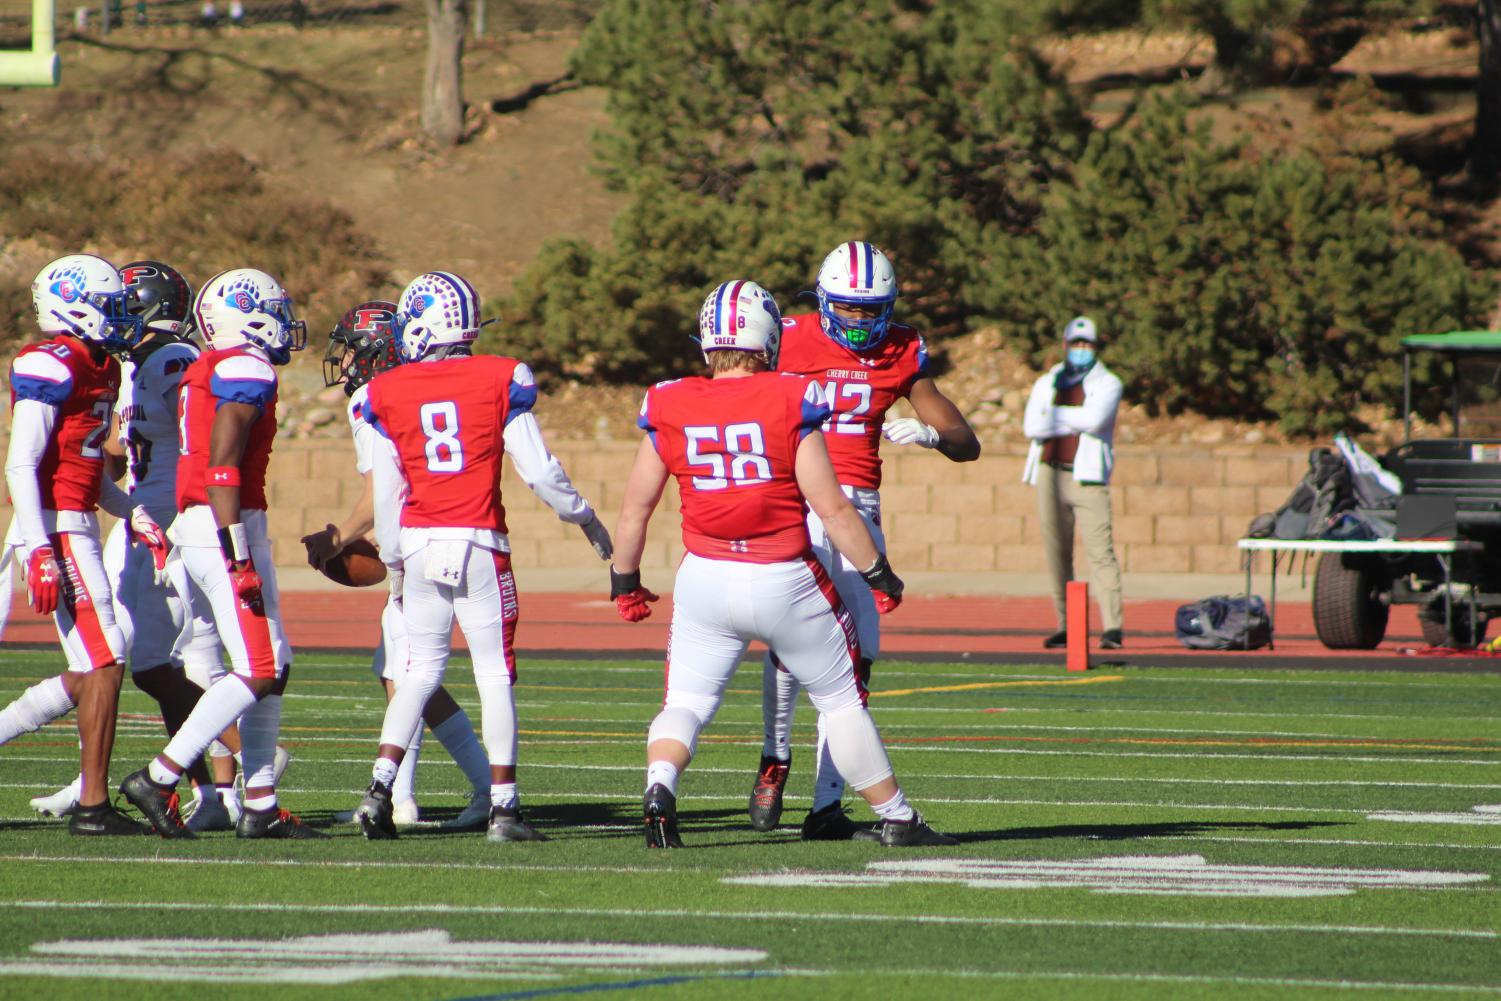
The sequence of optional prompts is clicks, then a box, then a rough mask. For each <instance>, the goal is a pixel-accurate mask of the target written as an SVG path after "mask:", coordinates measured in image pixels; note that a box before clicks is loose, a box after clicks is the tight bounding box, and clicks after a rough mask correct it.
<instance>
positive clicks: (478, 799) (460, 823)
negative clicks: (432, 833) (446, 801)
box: [439, 792, 490, 831]
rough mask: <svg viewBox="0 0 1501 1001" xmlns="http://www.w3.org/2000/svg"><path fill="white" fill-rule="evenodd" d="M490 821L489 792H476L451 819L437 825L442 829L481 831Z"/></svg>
mask: <svg viewBox="0 0 1501 1001" xmlns="http://www.w3.org/2000/svg"><path fill="white" fill-rule="evenodd" d="M489 823H490V794H489V793H488V792H477V793H475V794H474V795H473V796H471V797H470V798H469V805H468V806H466V807H464V809H463V810H461V811H460V812H459V815H458V816H457V817H454V818H453V819H452V820H445V821H443V823H442V824H440V825H439V828H440V829H441V830H444V831H483V830H484V829H485V827H486V826H487V825H488V824H489Z"/></svg>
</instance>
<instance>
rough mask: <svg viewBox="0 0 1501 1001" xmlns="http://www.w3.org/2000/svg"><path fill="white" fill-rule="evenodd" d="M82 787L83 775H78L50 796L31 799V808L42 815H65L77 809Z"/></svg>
mask: <svg viewBox="0 0 1501 1001" xmlns="http://www.w3.org/2000/svg"><path fill="white" fill-rule="evenodd" d="M82 789H83V776H79V777H78V778H75V779H74V780H73V781H72V782H71V783H69V784H68V785H65V786H63V787H62V788H61V789H59V790H58V791H57V792H55V793H53V794H52V795H50V796H38V797H36V798H35V799H33V800H32V801H31V808H32V809H33V810H35V811H36V812H37V813H39V814H41V815H42V816H44V817H66V816H68V815H69V814H71V813H72V812H73V811H74V810H76V809H78V796H79V794H80V792H81V791H82Z"/></svg>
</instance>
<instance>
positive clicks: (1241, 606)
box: [1173, 594, 1272, 650]
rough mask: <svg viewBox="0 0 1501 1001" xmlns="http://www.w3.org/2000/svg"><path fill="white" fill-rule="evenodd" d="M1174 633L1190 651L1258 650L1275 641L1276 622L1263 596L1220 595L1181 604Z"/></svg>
mask: <svg viewBox="0 0 1501 1001" xmlns="http://www.w3.org/2000/svg"><path fill="white" fill-rule="evenodd" d="M1173 632H1174V634H1175V635H1176V636H1177V638H1178V642H1179V643H1181V644H1183V645H1184V646H1186V647H1188V648H1189V649H1190V650H1255V649H1258V648H1259V647H1264V646H1266V645H1267V644H1268V643H1270V642H1271V641H1272V621H1271V619H1269V618H1267V614H1266V602H1264V601H1262V600H1261V596H1260V595H1256V594H1253V595H1251V596H1250V597H1247V596H1246V595H1243V594H1237V595H1228V594H1216V595H1214V596H1213V597H1210V598H1203V599H1201V600H1199V601H1194V602H1190V603H1189V604H1187V605H1180V606H1178V611H1177V614H1176V615H1174V617H1173Z"/></svg>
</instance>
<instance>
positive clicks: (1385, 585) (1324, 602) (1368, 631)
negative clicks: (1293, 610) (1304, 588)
mask: <svg viewBox="0 0 1501 1001" xmlns="http://www.w3.org/2000/svg"><path fill="white" fill-rule="evenodd" d="M1390 590H1391V579H1390V577H1389V576H1388V575H1387V573H1386V569H1385V567H1383V566H1382V565H1381V564H1379V563H1376V562H1373V561H1371V560H1362V559H1360V558H1359V557H1356V556H1351V555H1348V554H1345V553H1324V554H1323V555H1322V556H1320V557H1319V566H1318V569H1317V570H1316V571H1314V575H1313V626H1314V629H1315V631H1317V633H1318V635H1319V642H1321V643H1323V644H1324V646H1326V647H1328V648H1329V649H1331V650H1370V649H1371V648H1373V647H1375V646H1376V644H1378V643H1380V642H1381V639H1382V637H1384V636H1385V635H1386V620H1387V617H1388V616H1389V614H1390V612H1391V607H1390V605H1389V604H1388V592H1389V591H1390Z"/></svg>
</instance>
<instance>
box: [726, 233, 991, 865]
mask: <svg viewBox="0 0 1501 1001" xmlns="http://www.w3.org/2000/svg"><path fill="white" fill-rule="evenodd" d="M816 293H817V296H818V311H817V312H816V313H806V314H803V315H801V316H789V317H787V318H785V319H783V320H782V353H781V359H780V361H779V362H778V366H779V368H780V370H781V371H783V372H795V373H797V374H799V375H806V376H808V377H810V378H812V379H813V380H815V381H816V382H818V383H819V384H820V385H821V386H822V387H823V391H824V395H825V397H826V398H827V400H828V404H829V411H830V414H829V418H828V420H827V421H826V422H825V424H824V426H823V432H824V441H825V442H826V443H827V447H828V452H829V458H830V459H831V460H833V463H834V472H835V475H837V476H838V478H839V486H840V489H841V490H843V492H844V495H845V496H846V497H847V498H849V500H850V502H851V503H852V504H853V505H854V507H855V510H856V511H858V512H859V513H860V518H861V520H863V521H864V522H865V527H866V528H867V529H868V530H869V532H870V535H871V537H872V538H874V539H875V541H876V546H877V548H879V549H880V550H881V551H882V552H885V550H886V538H885V536H884V535H883V534H882V532H881V496H880V494H879V492H878V490H879V488H880V486H881V455H880V445H881V438H882V436H883V435H884V436H885V438H886V440H888V441H890V442H893V443H895V444H898V445H917V446H920V447H922V448H931V449H936V450H937V451H938V452H940V453H941V454H942V455H944V456H946V457H948V458H949V459H952V460H953V461H954V462H969V461H971V460H973V459H976V458H978V457H979V455H980V442H979V439H977V438H976V437H975V433H974V430H973V429H972V428H971V427H970V426H969V422H968V421H966V420H965V419H964V415H963V414H961V413H960V412H959V409H958V408H957V407H955V406H954V404H953V403H952V402H950V401H949V399H948V398H947V397H946V396H944V395H943V393H942V392H940V391H939V389H938V386H937V384H936V383H935V382H934V381H933V377H932V375H931V374H930V372H929V370H928V349H927V346H926V345H925V344H924V343H923V339H922V336H921V335H920V334H919V333H918V332H917V331H916V330H914V329H913V328H911V327H909V326H907V325H905V324H900V323H893V322H892V319H891V315H892V310H893V308H894V307H895V304H896V298H897V281H896V272H895V270H894V269H893V268H892V266H891V261H890V260H889V259H888V258H887V257H886V255H885V254H883V253H882V252H881V251H880V250H879V249H877V248H876V247H874V246H872V245H871V244H869V243H863V242H858V241H852V242H850V243H844V244H840V245H839V246H838V247H835V248H834V250H833V251H831V252H830V253H829V255H828V256H827V257H825V258H824V261H823V265H822V266H821V267H820V268H819V271H818V287H817V290H816ZM901 399H905V400H907V401H908V402H910V403H911V405H912V409H913V410H914V411H915V412H916V413H917V416H916V417H915V418H912V417H899V418H895V419H891V420H887V418H886V414H887V411H888V410H889V409H890V408H891V406H892V405H893V404H895V403H896V402H897V401H898V400H901ZM808 530H809V532H810V533H811V534H812V538H813V551H814V553H815V554H816V555H817V556H818V559H819V561H820V562H821V563H823V565H824V568H825V569H826V570H827V571H828V573H829V576H830V577H831V578H832V579H833V581H834V586H835V587H836V588H838V590H839V594H840V597H842V598H843V599H844V603H845V605H846V607H848V608H849V609H850V612H851V613H852V614H853V616H854V619H855V627H856V629H858V630H859V633H860V651H861V655H862V656H861V662H860V676H861V680H862V682H866V683H868V682H869V680H870V668H871V664H872V663H873V662H874V661H875V658H876V657H877V656H878V654H879V652H880V647H881V629H880V623H879V622H878V620H877V615H876V608H875V605H874V603H873V602H872V600H871V597H870V590H869V589H868V588H866V587H865V586H864V584H863V582H862V581H861V580H860V577H859V568H860V566H861V565H862V564H860V563H859V561H858V560H851V559H850V557H849V555H848V554H846V553H843V552H841V551H840V549H839V547H838V545H837V544H835V543H833V542H832V541H831V540H830V538H829V535H828V533H827V532H825V531H824V528H823V523H822V521H821V519H820V518H819V517H818V513H817V512H816V511H813V510H811V509H810V510H809V512H808ZM777 654H778V651H777V650H775V649H773V650H772V651H770V652H769V653H768V654H767V656H766V660H765V663H764V665H763V668H762V692H763V696H762V715H763V717H764V721H765V724H766V730H765V737H764V743H763V745H762V748H761V765H760V768H759V770H758V772H757V775H756V780H755V783H754V786H753V788H752V790H751V796H750V820H751V826H752V827H754V828H755V829H756V830H758V831H769V830H772V829H773V828H774V827H776V826H777V823H778V822H779V821H780V820H781V816H782V791H783V789H784V788H785V786H786V784H787V774H788V771H789V769H790V768H791V764H792V748H791V744H790V742H789V736H790V734H791V730H792V715H793V710H794V709H795V708H796V701H797V689H798V682H797V679H796V678H795V677H794V676H793V675H792V674H791V673H789V672H788V671H786V670H784V669H782V667H781V665H779V664H778V657H777ZM823 722H824V721H823V718H822V717H820V719H819V730H818V765H817V770H816V772H815V774H814V782H813V807H812V809H811V810H809V811H808V815H807V817H806V818H804V820H803V827H802V837H803V840H805V841H810V840H814V841H822V840H834V841H843V840H848V839H850V838H852V837H854V836H856V835H857V834H858V833H859V832H860V831H861V830H862V828H860V827H858V826H857V825H856V824H855V823H854V822H853V821H851V820H850V819H849V817H848V816H846V812H845V808H844V805H843V802H842V800H843V797H844V779H843V777H841V775H840V774H839V769H838V768H837V767H836V766H835V765H834V762H833V760H832V759H831V758H830V756H829V753H828V740H827V734H826V733H825V732H824V730H823Z"/></svg>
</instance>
